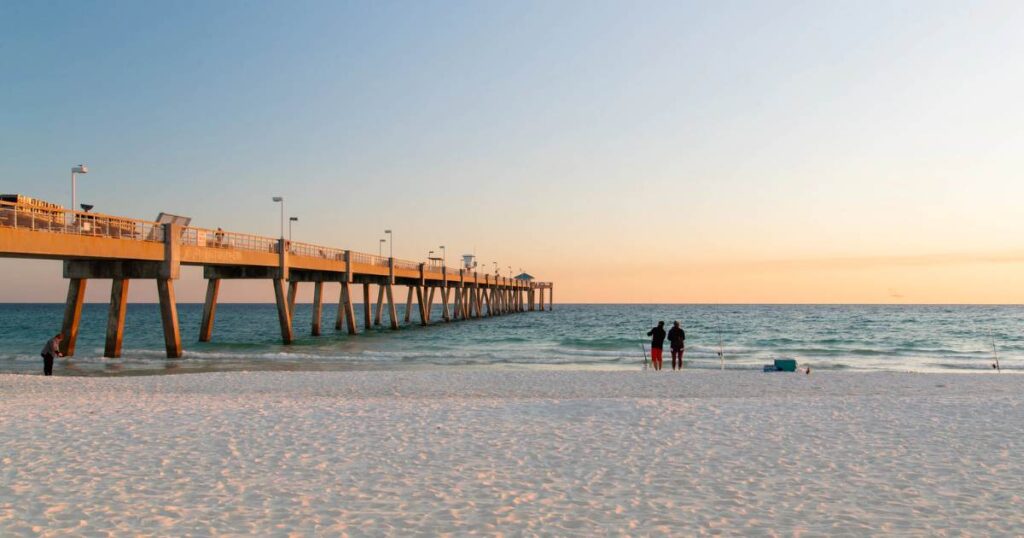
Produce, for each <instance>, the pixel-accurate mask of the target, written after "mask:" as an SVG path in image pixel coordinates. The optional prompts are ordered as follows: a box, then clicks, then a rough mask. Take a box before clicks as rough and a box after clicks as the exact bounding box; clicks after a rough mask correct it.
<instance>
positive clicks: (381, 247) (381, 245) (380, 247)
mask: <svg viewBox="0 0 1024 538" xmlns="http://www.w3.org/2000/svg"><path fill="white" fill-rule="evenodd" d="M386 242H387V239H381V240H380V241H378V242H377V257H378V258H383V257H384V243H386Z"/></svg>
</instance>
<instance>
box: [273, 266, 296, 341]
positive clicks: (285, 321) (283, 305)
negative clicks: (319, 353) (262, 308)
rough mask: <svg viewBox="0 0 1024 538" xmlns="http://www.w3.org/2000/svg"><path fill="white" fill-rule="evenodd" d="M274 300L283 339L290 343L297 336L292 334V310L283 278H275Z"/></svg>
mask: <svg viewBox="0 0 1024 538" xmlns="http://www.w3.org/2000/svg"><path fill="white" fill-rule="evenodd" d="M274 300H275V302H276V303H277V321H278V323H279V324H280V325H281V341H282V342H284V343H285V344H290V343H292V341H293V340H294V339H295V337H294V335H293V334H292V311H291V309H290V308H288V297H287V295H286V293H285V289H284V279H283V278H275V279H274Z"/></svg>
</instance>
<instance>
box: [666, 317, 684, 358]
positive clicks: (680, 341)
mask: <svg viewBox="0 0 1024 538" xmlns="http://www.w3.org/2000/svg"><path fill="white" fill-rule="evenodd" d="M668 342H669V344H671V346H672V369H673V370H675V369H676V368H678V369H680V370H682V369H683V349H684V347H685V344H686V331H684V330H683V328H682V327H680V326H679V322H678V321H673V322H672V328H671V329H669V330H668ZM677 364H678V366H677Z"/></svg>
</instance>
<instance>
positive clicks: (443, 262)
mask: <svg viewBox="0 0 1024 538" xmlns="http://www.w3.org/2000/svg"><path fill="white" fill-rule="evenodd" d="M438 248H440V249H441V267H444V266H445V265H447V264H448V252H447V251H446V250H445V248H444V245H441V246H440V247H438Z"/></svg>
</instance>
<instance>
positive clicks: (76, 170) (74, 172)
mask: <svg viewBox="0 0 1024 538" xmlns="http://www.w3.org/2000/svg"><path fill="white" fill-rule="evenodd" d="M88 173H89V167H88V166H86V165H84V164H79V165H78V166H73V167H71V210H72V211H74V210H75V208H76V207H78V197H77V196H76V193H75V182H76V181H75V180H76V179H77V177H78V174H88Z"/></svg>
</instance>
